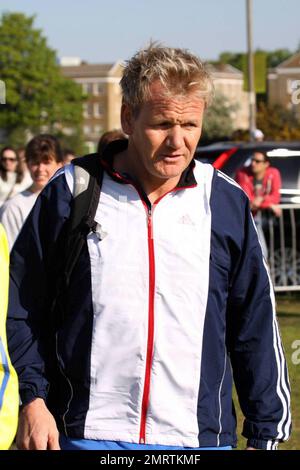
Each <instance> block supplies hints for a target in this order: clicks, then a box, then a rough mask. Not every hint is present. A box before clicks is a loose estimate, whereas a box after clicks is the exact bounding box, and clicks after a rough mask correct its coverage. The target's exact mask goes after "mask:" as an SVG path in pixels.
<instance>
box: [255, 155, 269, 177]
mask: <svg viewBox="0 0 300 470" xmlns="http://www.w3.org/2000/svg"><path fill="white" fill-rule="evenodd" d="M268 166H269V162H268V161H265V156H264V154H263V153H260V152H255V153H254V155H253V157H252V159H251V170H252V173H253V174H254V175H259V174H260V175H262V176H263V175H264V173H265V171H266V169H267V168H268Z"/></svg>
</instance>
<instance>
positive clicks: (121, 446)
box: [60, 435, 232, 451]
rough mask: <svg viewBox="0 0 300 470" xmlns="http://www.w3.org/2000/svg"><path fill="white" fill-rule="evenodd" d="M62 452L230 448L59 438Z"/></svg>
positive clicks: (228, 448) (227, 448)
mask: <svg viewBox="0 0 300 470" xmlns="http://www.w3.org/2000/svg"><path fill="white" fill-rule="evenodd" d="M60 446H61V449H62V450H146V451H147V450H191V451H194V450H232V447H231V446H223V447H175V446H161V445H152V444H134V443H132V442H115V441H94V440H92V439H70V438H69V437H65V436H62V435H61V436H60Z"/></svg>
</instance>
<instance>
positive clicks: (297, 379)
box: [234, 298, 300, 450]
mask: <svg viewBox="0 0 300 470" xmlns="http://www.w3.org/2000/svg"><path fill="white" fill-rule="evenodd" d="M277 313H278V321H279V325H280V332H281V337H282V342H283V345H284V349H285V354H286V359H287V363H288V369H289V377H290V384H291V391H292V420H293V430H292V435H291V437H290V439H289V440H288V441H287V442H285V443H284V444H280V446H279V448H280V450H300V364H298V365H295V364H293V363H292V354H293V352H295V349H293V348H292V343H293V342H294V341H295V340H297V339H298V340H300V301H297V300H296V301H294V300H293V299H292V298H287V299H281V298H280V299H279V300H278V304H277ZM298 357H299V355H298ZM234 402H235V406H236V411H237V416H238V437H239V442H238V448H239V449H244V448H245V444H246V440H245V439H244V438H243V437H242V436H241V429H242V423H243V416H242V413H241V410H240V408H239V405H238V403H237V398H236V395H235V397H234Z"/></svg>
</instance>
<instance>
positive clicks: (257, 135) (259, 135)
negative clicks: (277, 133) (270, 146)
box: [253, 129, 265, 142]
mask: <svg viewBox="0 0 300 470" xmlns="http://www.w3.org/2000/svg"><path fill="white" fill-rule="evenodd" d="M264 138H265V135H264V133H263V132H262V131H261V130H260V129H254V131H253V139H254V140H255V142H262V141H263V140H264Z"/></svg>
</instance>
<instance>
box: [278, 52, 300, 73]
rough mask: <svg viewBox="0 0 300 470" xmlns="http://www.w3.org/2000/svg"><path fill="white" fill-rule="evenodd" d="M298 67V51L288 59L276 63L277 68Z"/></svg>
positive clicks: (299, 64)
mask: <svg viewBox="0 0 300 470" xmlns="http://www.w3.org/2000/svg"><path fill="white" fill-rule="evenodd" d="M298 67H299V68H300V51H299V52H296V54H293V55H292V56H291V57H289V58H288V59H286V60H284V61H283V62H281V64H279V65H277V67H276V68H277V69H291V68H293V69H294V68H298Z"/></svg>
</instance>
